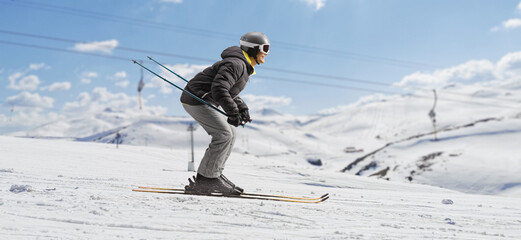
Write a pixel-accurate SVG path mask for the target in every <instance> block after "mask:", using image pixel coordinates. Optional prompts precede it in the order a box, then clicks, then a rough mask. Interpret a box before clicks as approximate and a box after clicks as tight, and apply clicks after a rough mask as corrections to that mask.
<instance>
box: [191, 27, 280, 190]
mask: <svg viewBox="0 0 521 240" xmlns="http://www.w3.org/2000/svg"><path fill="white" fill-rule="evenodd" d="M269 50H270V43H269V40H268V37H266V35H264V34H263V33H260V32H249V33H246V34H244V35H243V36H242V37H241V39H240V47H238V46H232V47H229V48H227V49H225V50H224V51H223V52H222V54H221V57H222V60H220V61H218V62H216V63H214V64H213V65H212V66H210V67H208V68H206V69H204V70H203V71H202V72H200V73H198V74H197V75H195V77H194V78H192V79H191V80H190V81H189V82H188V84H187V85H186V87H185V90H186V91H188V92H190V93H192V94H194V95H196V96H198V97H200V98H201V99H203V100H205V101H207V102H208V103H210V104H212V105H214V106H217V107H218V106H221V107H222V109H223V110H224V111H225V112H226V115H227V116H228V117H227V118H226V117H224V116H223V115H221V114H219V112H217V111H215V110H214V109H212V108H211V107H209V106H207V105H204V104H202V103H201V102H200V101H198V100H196V99H194V98H193V97H192V96H190V95H189V94H187V93H185V92H183V94H182V95H181V102H182V103H183V107H184V109H185V110H186V112H187V113H188V114H190V116H192V117H193V118H194V119H195V121H197V122H198V123H199V125H201V126H202V127H203V128H204V130H205V131H206V132H207V133H208V135H210V136H212V140H211V142H210V144H209V146H208V148H207V149H206V152H205V154H204V156H203V158H202V160H201V163H200V164H199V168H198V169H197V176H196V177H195V182H193V181H192V180H191V179H189V185H187V186H186V187H185V190H187V191H193V192H199V193H213V192H219V193H222V194H226V195H240V194H241V193H242V192H243V191H244V190H243V189H242V188H240V187H238V186H236V185H235V184H233V183H232V182H231V181H230V180H228V179H227V178H226V177H225V176H224V175H223V174H222V171H223V170H224V165H225V163H226V160H227V159H228V157H229V156H230V153H231V152H232V148H233V144H234V142H235V136H236V133H235V128H234V127H238V126H241V125H242V126H244V124H246V123H247V122H251V118H250V114H249V112H248V106H247V105H246V103H245V102H244V101H243V100H242V99H241V98H240V97H239V93H240V92H241V91H242V90H243V89H244V87H245V86H246V83H247V82H248V79H249V77H250V76H251V75H253V74H255V69H254V67H255V66H256V65H257V64H262V63H264V62H265V61H266V59H265V58H266V55H268V53H269Z"/></svg>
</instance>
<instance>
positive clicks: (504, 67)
mask: <svg viewBox="0 0 521 240" xmlns="http://www.w3.org/2000/svg"><path fill="white" fill-rule="evenodd" d="M496 72H497V75H498V76H499V78H500V79H501V80H502V79H509V78H521V52H512V53H508V54H506V55H505V56H503V57H502V58H501V59H500V60H499V61H498V62H497V64H496Z"/></svg>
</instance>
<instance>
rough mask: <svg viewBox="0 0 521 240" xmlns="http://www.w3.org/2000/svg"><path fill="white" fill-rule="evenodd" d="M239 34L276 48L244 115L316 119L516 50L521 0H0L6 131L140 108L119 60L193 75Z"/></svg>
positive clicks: (166, 102)
mask: <svg viewBox="0 0 521 240" xmlns="http://www.w3.org/2000/svg"><path fill="white" fill-rule="evenodd" d="M248 31H260V32H264V33H265V34H267V35H268V37H269V38H270V40H271V43H272V47H271V53H270V55H268V57H267V60H266V64H263V65H260V66H258V67H257V68H256V71H257V74H256V75H255V76H253V77H251V78H250V83H249V84H248V86H247V87H246V89H245V90H244V91H243V93H242V94H241V95H242V96H244V98H245V100H246V102H247V103H248V105H250V108H252V109H253V110H256V109H260V108H262V107H270V108H275V109H277V110H279V111H281V112H285V113H290V114H312V113H317V112H319V111H321V110H324V109H330V108H334V107H336V106H342V105H348V104H350V103H353V102H354V101H356V100H357V99H359V98H360V97H363V96H366V95H369V94H374V93H383V94H390V93H405V92H407V91H408V90H407V89H406V88H405V87H406V86H405V85H407V84H401V85H400V84H398V85H397V84H396V83H398V82H402V83H410V82H411V81H405V79H409V78H410V76H424V75H430V76H438V77H439V75H436V73H440V72H443V69H454V67H455V66H459V65H461V64H464V63H468V62H469V61H470V62H472V61H474V63H476V62H477V63H484V65H483V64H475V66H474V65H473V66H474V67H475V68H481V67H483V66H485V67H486V66H488V65H490V64H488V63H492V64H495V62H498V61H500V60H501V59H502V58H504V57H505V56H506V55H508V54H509V53H513V52H518V51H521V2H520V1H519V0H500V1H497V0H472V1H470V0H422V1H417V0H392V1H389V0H342V1H341V0H315V1H314V0H268V1H253V0H252V1H231V0H214V1H211V0H199V1H195V0H126V1H116V0H89V1H87V0H78V1H65V0H48V1H36V0H17V1H11V0H0V55H1V56H2V57H1V58H0V126H2V127H3V129H4V130H3V131H2V132H6V131H7V130H5V129H7V128H11V130H12V129H15V128H16V129H23V128H24V127H25V128H27V127H31V126H35V125H38V124H42V123H44V122H45V121H48V120H53V119H60V118H64V117H66V116H71V115H78V116H82V115H88V114H95V113H96V112H98V111H102V110H103V109H105V108H108V107H110V108H112V109H116V110H117V109H128V108H136V107H137V90H136V89H137V84H138V81H139V79H140V68H139V67H138V66H137V65H135V64H132V62H131V61H130V60H129V59H142V60H145V59H146V56H151V57H153V58H155V59H156V60H157V61H159V62H161V63H163V64H166V65H168V66H170V67H172V68H173V69H175V70H177V71H179V73H180V74H181V75H184V76H185V77H187V78H190V77H191V76H193V75H194V74H195V73H196V72H197V71H199V70H201V69H203V68H204V67H205V66H207V65H210V64H211V63H212V62H213V61H215V60H218V59H219V55H220V53H221V52H222V50H223V49H225V48H226V47H229V46H232V45H237V44H238V42H239V38H240V36H241V35H242V34H244V33H246V32H248ZM480 61H481V62H480ZM483 61H485V62H483ZM145 64H146V66H147V67H149V68H151V69H153V70H155V71H157V72H158V73H161V74H162V75H163V76H165V77H166V78H168V79H169V80H172V81H173V82H175V83H178V84H179V85H181V86H184V84H183V82H182V81H180V80H179V79H176V77H175V76H174V75H172V74H169V73H166V72H164V71H163V70H161V69H160V68H158V67H157V66H156V65H154V64H152V63H151V62H150V61H145ZM487 64H488V65H487ZM422 74H423V75H422ZM144 81H145V83H146V87H145V89H144V90H143V92H142V93H143V98H144V100H145V109H147V111H153V112H156V113H159V114H167V115H175V116H185V115H186V113H185V112H184V111H183V110H182V108H181V105H180V103H179V101H178V99H179V96H180V92H179V91H178V90H176V89H174V88H173V87H171V86H168V85H166V84H164V83H162V82H161V80H159V79H157V78H154V77H153V76H152V75H150V74H145V77H144ZM416 82H417V83H418V82H419V83H425V81H423V80H421V81H420V80H418V81H416ZM13 119H15V120H13ZM0 133H1V132H0Z"/></svg>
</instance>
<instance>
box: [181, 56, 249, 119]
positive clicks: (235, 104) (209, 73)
mask: <svg viewBox="0 0 521 240" xmlns="http://www.w3.org/2000/svg"><path fill="white" fill-rule="evenodd" d="M221 58H222V60H221V61H218V62H216V63H214V64H213V65H212V66H210V67H208V68H206V69H204V70H203V71H202V72H200V73H198V74H197V75H195V77H194V78H192V79H191V80H190V81H189V82H188V84H187V85H186V87H185V90H187V91H189V92H190V93H193V94H194V95H196V96H198V97H200V98H202V99H204V100H205V101H207V102H208V103H210V104H212V105H214V106H217V107H218V106H222V108H223V109H224V111H225V112H226V113H227V114H228V115H232V114H237V113H239V112H240V111H242V110H246V109H248V106H247V105H246V103H245V102H244V101H243V100H242V99H241V98H240V97H239V93H240V92H241V91H242V90H243V89H244V87H245V86H246V83H247V82H248V79H249V78H250V75H251V74H253V72H254V69H253V67H252V66H251V64H250V63H249V62H248V60H247V59H246V57H245V56H244V54H243V51H242V50H241V49H240V48H239V47H237V46H233V47H229V48H227V49H225V50H224V51H223V52H222V54H221ZM181 102H182V103H184V104H188V105H202V104H203V103H201V102H199V101H198V100H196V99H194V98H193V97H192V96H190V95H189V94H187V93H185V92H183V94H182V95H181Z"/></svg>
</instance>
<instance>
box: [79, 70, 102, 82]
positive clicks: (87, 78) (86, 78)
mask: <svg viewBox="0 0 521 240" xmlns="http://www.w3.org/2000/svg"><path fill="white" fill-rule="evenodd" d="M97 77H98V73H96V72H83V73H82V74H81V77H80V78H81V82H82V83H85V84H89V83H91V82H92V79H93V78H97Z"/></svg>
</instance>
